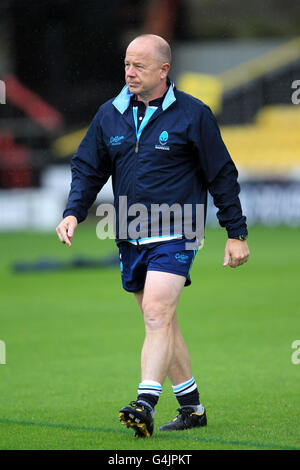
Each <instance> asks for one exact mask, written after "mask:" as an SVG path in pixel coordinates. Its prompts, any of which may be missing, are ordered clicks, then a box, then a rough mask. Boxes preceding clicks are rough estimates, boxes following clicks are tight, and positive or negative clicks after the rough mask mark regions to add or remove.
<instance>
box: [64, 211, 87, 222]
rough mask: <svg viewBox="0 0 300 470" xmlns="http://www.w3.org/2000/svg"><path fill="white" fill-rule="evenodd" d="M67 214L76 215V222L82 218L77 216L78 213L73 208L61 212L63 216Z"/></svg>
mask: <svg viewBox="0 0 300 470" xmlns="http://www.w3.org/2000/svg"><path fill="white" fill-rule="evenodd" d="M68 215H73V216H74V217H76V219H77V222H78V223H79V222H81V221H82V220H83V219H82V218H81V217H80V216H79V214H78V213H77V212H76V211H74V210H73V209H66V210H65V211H64V213H63V218H65V217H68Z"/></svg>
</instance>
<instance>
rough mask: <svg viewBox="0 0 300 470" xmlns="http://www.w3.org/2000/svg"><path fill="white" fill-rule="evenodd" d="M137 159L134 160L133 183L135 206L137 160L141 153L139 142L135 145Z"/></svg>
mask: <svg viewBox="0 0 300 470" xmlns="http://www.w3.org/2000/svg"><path fill="white" fill-rule="evenodd" d="M134 152H135V159H134V167H133V183H132V202H133V204H134V203H135V186H136V181H135V180H136V164H137V159H138V153H139V141H138V140H137V141H136V144H135V150H134Z"/></svg>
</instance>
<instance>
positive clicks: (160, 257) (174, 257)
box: [119, 239, 197, 292]
mask: <svg viewBox="0 0 300 470" xmlns="http://www.w3.org/2000/svg"><path fill="white" fill-rule="evenodd" d="M185 243H186V240H184V239H179V240H169V241H164V242H156V243H151V244H147V245H139V246H137V245H133V244H131V243H129V242H121V243H120V244H119V252H120V268H121V276H122V284H123V288H124V289H125V290H126V291H127V292H139V291H141V290H143V289H144V284H145V280H146V274H147V271H162V272H165V273H173V274H179V275H181V276H184V277H186V281H185V286H189V285H190V284H191V278H190V274H189V273H190V269H191V267H192V264H193V261H194V259H195V256H196V253H197V250H196V249H193V250H186V249H185Z"/></svg>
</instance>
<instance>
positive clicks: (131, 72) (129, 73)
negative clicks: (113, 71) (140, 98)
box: [126, 65, 135, 77]
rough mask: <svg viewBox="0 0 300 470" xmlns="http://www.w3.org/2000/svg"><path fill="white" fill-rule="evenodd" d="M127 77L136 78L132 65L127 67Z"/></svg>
mask: <svg viewBox="0 0 300 470" xmlns="http://www.w3.org/2000/svg"><path fill="white" fill-rule="evenodd" d="M126 75H127V76H128V77H134V76H135V68H134V67H133V66H132V65H130V66H129V67H127V69H126Z"/></svg>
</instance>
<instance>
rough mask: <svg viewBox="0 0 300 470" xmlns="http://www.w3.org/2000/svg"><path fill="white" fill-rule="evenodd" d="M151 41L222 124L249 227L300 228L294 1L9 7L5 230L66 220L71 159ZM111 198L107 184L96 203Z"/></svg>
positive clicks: (0, 96) (0, 201)
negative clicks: (127, 66)
mask: <svg viewBox="0 0 300 470" xmlns="http://www.w3.org/2000/svg"><path fill="white" fill-rule="evenodd" d="M145 32H151V33H154V34H159V35H161V36H163V37H165V38H166V39H167V40H168V41H169V42H170V44H171V47H172V51H173V65H172V70H171V74H170V76H171V78H172V79H173V80H174V81H175V84H176V85H177V87H178V88H179V89H182V90H184V91H186V92H188V93H191V94H193V95H195V96H197V97H198V98H200V99H201V100H203V101H204V102H206V103H207V104H208V105H209V106H210V107H211V108H212V110H213V111H214V113H215V114H216V116H217V119H218V122H219V124H220V126H221V131H222V135H223V139H224V141H225V143H226V145H227V146H228V149H229V151H230V153H231V155H232V158H233V159H234V161H235V163H236V165H237V167H238V170H239V173H240V183H241V189H242V190H241V200H242V204H243V208H244V212H245V213H246V215H247V217H248V222H249V224H250V225H251V224H266V225H271V226H272V225H282V224H287V225H293V226H298V225H300V132H299V125H300V105H297V103H298V102H299V101H300V82H298V83H299V84H298V85H297V80H298V81H299V80H300V8H299V2H298V1H297V0H252V1H251V2H248V3H245V2H243V5H242V4H241V2H239V1H238V0H226V1H220V0H209V1H208V0H159V1H158V0H147V1H146V0H122V1H118V0H101V1H96V0H85V1H84V2H83V1H78V0H72V1H71V0H39V1H37V0H26V1H25V0H1V1H0V80H1V82H0V85H1V86H0V102H1V104H0V230H1V231H7V230H9V231H11V230H24V229H26V230H27V229H38V230H46V231H47V230H53V229H54V227H55V226H56V224H57V223H58V222H59V221H60V219H61V216H62V212H63V210H64V207H65V204H66V199H67V196H68V191H69V185H70V179H71V175H70V169H69V163H70V159H71V157H72V154H73V153H74V152H75V151H76V149H77V146H78V145H79V143H80V141H81V139H82V137H83V136H84V134H85V132H86V128H87V126H88V125H89V123H90V121H91V119H92V118H93V116H94V114H95V113H96V111H97V109H98V107H99V106H100V105H101V104H102V103H103V102H105V101H106V100H108V99H110V98H111V97H113V96H115V95H117V94H118V92H119V91H120V89H121V88H122V86H123V84H124V81H123V58H124V52H125V49H126V46H127V44H128V42H129V41H130V40H131V39H132V38H133V37H135V36H136V35H138V34H141V33H145ZM297 89H299V92H297ZM293 102H294V104H293ZM111 198H112V192H111V184H110V181H109V182H108V183H107V185H106V186H105V188H104V190H103V191H102V193H101V195H100V196H99V198H98V199H97V203H98V202H99V201H100V200H111ZM94 215H95V207H93V208H91V211H90V217H93V216H94ZM208 224H210V225H215V224H217V221H216V218H215V208H214V206H213V204H212V202H211V201H210V208H209V213H208Z"/></svg>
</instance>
